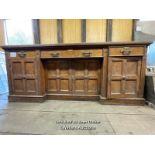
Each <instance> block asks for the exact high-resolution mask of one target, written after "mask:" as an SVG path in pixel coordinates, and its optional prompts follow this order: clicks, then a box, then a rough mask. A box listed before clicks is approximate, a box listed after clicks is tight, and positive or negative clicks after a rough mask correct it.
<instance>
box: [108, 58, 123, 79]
mask: <svg viewBox="0 0 155 155" xmlns="http://www.w3.org/2000/svg"><path fill="white" fill-rule="evenodd" d="M122 63H123V62H122V60H117V59H116V60H114V61H113V62H112V67H111V74H112V76H121V75H122V73H123V67H122Z"/></svg>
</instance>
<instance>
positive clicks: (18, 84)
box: [13, 79, 25, 94]
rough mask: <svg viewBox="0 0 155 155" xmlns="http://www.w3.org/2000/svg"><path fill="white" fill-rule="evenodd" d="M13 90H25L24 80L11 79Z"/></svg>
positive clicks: (18, 91) (20, 91)
mask: <svg viewBox="0 0 155 155" xmlns="http://www.w3.org/2000/svg"><path fill="white" fill-rule="evenodd" d="M13 90H14V93H17V94H19V93H23V92H25V88H24V80H23V79H13Z"/></svg>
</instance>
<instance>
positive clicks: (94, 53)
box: [41, 49, 103, 58]
mask: <svg viewBox="0 0 155 155" xmlns="http://www.w3.org/2000/svg"><path fill="white" fill-rule="evenodd" d="M102 53H103V52H102V49H96V50H65V51H64V50H63V51H62V50H61V51H41V58H78V57H80V58H81V57H83V58H85V57H102V56H103V54H102Z"/></svg>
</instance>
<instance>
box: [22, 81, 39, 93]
mask: <svg viewBox="0 0 155 155" xmlns="http://www.w3.org/2000/svg"><path fill="white" fill-rule="evenodd" d="M25 87H26V88H25V89H26V92H27V93H36V91H37V90H36V89H37V88H36V80H35V79H26V80H25Z"/></svg>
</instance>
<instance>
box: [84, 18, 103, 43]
mask: <svg viewBox="0 0 155 155" xmlns="http://www.w3.org/2000/svg"><path fill="white" fill-rule="evenodd" d="M105 41H106V19H87V20H86V42H105Z"/></svg>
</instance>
